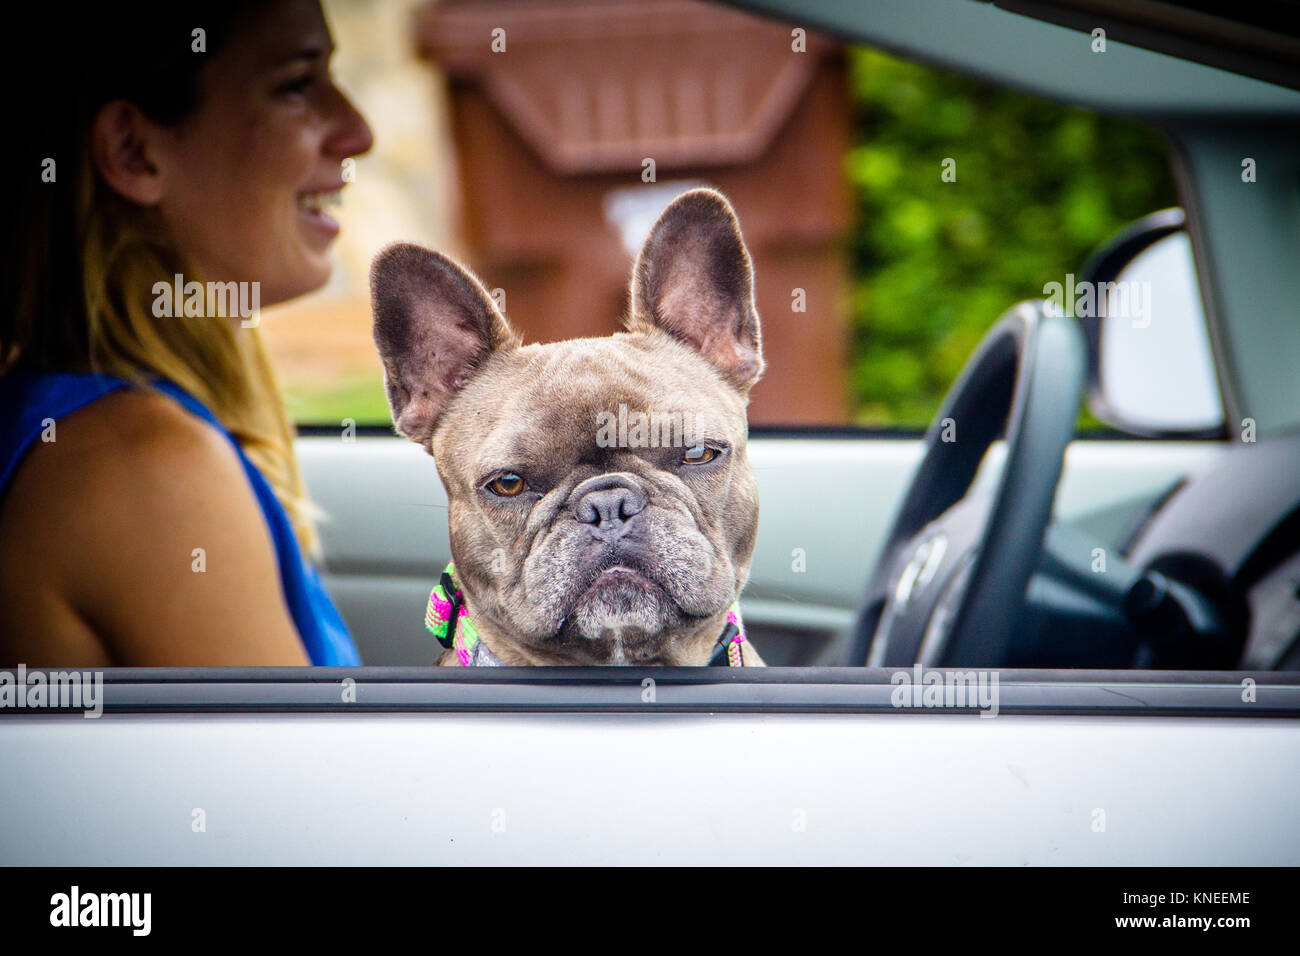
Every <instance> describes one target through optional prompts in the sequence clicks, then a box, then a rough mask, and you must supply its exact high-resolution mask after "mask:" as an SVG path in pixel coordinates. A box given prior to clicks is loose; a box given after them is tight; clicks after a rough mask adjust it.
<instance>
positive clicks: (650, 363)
mask: <svg viewBox="0 0 1300 956" xmlns="http://www.w3.org/2000/svg"><path fill="white" fill-rule="evenodd" d="M371 294H372V302H373V307H374V319H375V328H374V332H375V342H376V344H377V346H378V349H379V354H380V356H381V358H382V359H383V363H384V372H385V384H386V387H387V390H388V400H389V403H390V405H391V406H392V412H393V422H394V424H395V426H396V428H397V431H398V432H399V433H400V434H401V435H403V436H405V437H406V438H409V439H410V440H411V441H414V442H418V443H419V444H420V445H422V446H423V447H424V448H425V449H427V450H428V451H429V452H430V453H431V454H432V455H433V458H434V461H435V463H436V466H437V469H438V473H439V475H440V476H441V478H442V482H443V484H444V486H445V487H446V489H447V499H448V502H449V506H450V514H449V523H450V528H451V553H452V557H453V562H452V564H451V565H450V566H449V567H448V569H447V572H446V573H444V574H443V576H442V579H441V581H440V582H439V585H438V587H437V588H436V589H435V590H434V593H433V595H432V596H431V598H430V604H429V610H428V615H427V618H426V623H427V624H428V625H429V628H430V630H431V631H433V633H434V635H435V636H437V637H438V638H439V640H440V641H441V642H442V644H443V646H444V647H445V648H446V650H445V651H444V652H443V653H442V655H441V658H440V663H444V664H479V665H482V664H509V665H520V664H568V665H587V664H636V665H645V664H668V665H673V664H715V665H727V666H753V665H758V664H761V663H762V661H761V659H760V658H759V656H758V654H757V653H756V652H755V650H754V648H753V646H752V645H751V644H750V643H749V642H748V641H747V640H746V638H745V633H744V625H743V623H742V622H741V620H740V617H739V612H738V606H737V603H736V602H737V599H738V597H739V594H740V590H741V588H742V587H743V586H744V584H745V581H746V578H747V577H748V575H749V563H750V557H751V555H752V553H753V549H754V537H755V534H756V533H757V529H758V492H757V488H756V485H755V482H754V476H753V473H752V472H751V470H750V467H749V462H748V460H747V458H746V432H747V424H746V419H745V406H746V404H747V402H748V393H749V390H750V388H751V387H752V386H753V385H754V383H755V382H756V381H758V379H759V376H760V375H761V374H762V372H763V357H762V348H761V343H760V334H759V321H758V314H757V312H756V311H755V309H754V294H753V271H752V267H751V264H750V258H749V253H748V252H747V251H746V249H745V245H744V242H743V240H742V239H741V234H740V226H739V224H738V222H737V221H736V216H735V214H734V213H733V211H732V209H731V206H730V205H729V204H728V202H727V201H726V199H724V198H723V197H722V196H721V195H720V194H719V193H717V192H714V191H712V190H707V189H696V190H692V191H690V192H687V193H684V194H682V195H681V196H679V197H678V198H677V199H676V200H675V201H674V202H673V203H672V204H671V205H670V206H669V207H668V208H667V209H666V210H665V211H664V212H663V214H662V215H661V216H660V218H659V221H658V222H657V223H656V224H655V226H654V228H653V229H652V230H651V231H650V234H649V236H648V238H647V239H646V242H645V245H644V247H643V248H642V250H641V252H640V254H639V256H638V258H637V261H636V265H635V267H634V269H633V273H632V289H631V308H630V312H629V314H628V315H627V316H626V317H625V321H624V324H625V326H626V331H624V332H619V333H617V334H615V335H611V336H608V337H606V338H589V339H574V340H571V341H566V342H555V343H551V344H546V345H523V344H522V341H521V338H520V336H519V335H518V333H516V332H515V331H514V330H513V329H512V328H511V327H510V325H509V323H507V321H506V319H505V317H504V316H503V315H502V314H501V312H500V311H498V309H497V308H496V306H495V304H494V302H493V300H492V298H491V297H490V296H489V295H488V293H487V291H486V290H485V289H484V287H483V286H482V284H481V283H480V282H479V281H478V280H477V279H476V278H475V277H474V276H473V275H472V274H471V273H470V272H469V271H468V270H467V269H465V268H463V267H462V266H460V265H458V264H457V263H455V262H453V261H451V260H450V259H448V258H446V257H445V256H442V255H439V254H438V253H436V252H430V251H428V250H426V249H422V248H420V247H418V246H413V245H397V246H392V247H390V248H388V249H386V250H385V251H384V252H382V253H381V254H380V255H379V256H378V257H377V258H376V259H375V262H374V265H373V267H372V270H371Z"/></svg>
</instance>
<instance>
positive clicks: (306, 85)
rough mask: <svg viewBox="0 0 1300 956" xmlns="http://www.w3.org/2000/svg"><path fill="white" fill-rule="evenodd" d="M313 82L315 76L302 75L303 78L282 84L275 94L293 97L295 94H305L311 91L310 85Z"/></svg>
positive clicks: (309, 74)
mask: <svg viewBox="0 0 1300 956" xmlns="http://www.w3.org/2000/svg"><path fill="white" fill-rule="evenodd" d="M315 81H316V77H315V75H313V74H311V73H307V74H304V75H303V76H300V77H298V78H297V79H293V80H290V81H289V82H287V83H284V84H282V85H281V86H280V88H279V89H278V90H277V91H276V92H278V93H280V94H282V95H284V96H293V95H294V94H297V93H306V92H307V91H308V90H309V89H311V85H312V83H314V82H315Z"/></svg>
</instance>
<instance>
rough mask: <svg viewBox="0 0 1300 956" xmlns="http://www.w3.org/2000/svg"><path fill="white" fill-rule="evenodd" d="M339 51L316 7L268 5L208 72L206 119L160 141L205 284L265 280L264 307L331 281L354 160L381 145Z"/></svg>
mask: <svg viewBox="0 0 1300 956" xmlns="http://www.w3.org/2000/svg"><path fill="white" fill-rule="evenodd" d="M332 50H333V43H332V41H331V38H330V34H329V28H328V27H327V26H326V24H325V18H324V16H323V15H322V13H321V10H320V7H319V6H318V4H317V3H316V2H314V0H283V2H280V3H276V4H274V5H271V6H268V7H267V8H266V9H265V11H264V12H259V13H256V14H254V15H252V16H251V17H249V18H248V20H247V21H245V23H244V24H243V27H242V29H240V30H238V31H237V32H236V34H235V36H234V37H232V38H231V40H230V41H229V42H227V43H226V44H225V45H224V47H223V48H222V49H221V50H220V51H219V52H217V53H216V54H214V55H213V56H212V59H211V60H210V61H209V62H208V63H206V64H205V65H204V67H203V71H202V73H201V75H200V85H199V90H200V93H199V105H198V108H197V110H196V111H195V112H194V113H193V114H192V115H191V116H189V117H188V118H187V119H186V120H184V121H183V122H182V123H181V125H180V126H178V127H177V128H175V129H171V130H166V131H164V132H163V134H162V136H161V139H160V141H159V149H160V150H161V158H162V160H163V167H162V168H163V170H164V176H163V178H162V183H163V187H162V189H163V191H162V198H161V200H160V201H159V203H158V204H157V208H158V209H159V211H160V212H161V215H162V217H163V222H164V223H165V225H166V227H167V229H168V232H169V234H170V235H171V236H172V238H173V240H174V241H175V242H176V243H177V244H178V245H179V246H180V248H181V250H182V251H183V252H184V253H186V254H187V255H188V256H189V257H190V259H191V261H193V262H194V263H195V265H196V267H197V268H199V269H200V270H201V271H202V278H203V279H204V280H205V281H221V282H228V281H238V282H253V281H257V282H260V283H261V289H260V295H261V304H262V305H270V304H273V303H275V302H282V301H284V300H286V299H290V298H293V297H294V296H298V295H302V294H303V293H305V292H310V291H311V290H313V289H317V288H319V287H320V286H322V285H323V284H324V283H325V281H326V280H327V279H328V278H329V274H330V257H329V246H330V243H331V242H332V241H333V240H334V237H335V236H336V235H338V232H339V224H338V222H337V221H336V220H335V219H334V218H333V217H332V216H331V215H330V214H329V212H328V209H329V208H330V207H331V206H332V205H337V203H338V201H339V199H340V190H342V188H343V186H344V180H343V171H342V167H343V161H344V160H345V159H347V158H348V157H351V156H356V155H358V154H360V153H364V152H366V151H367V150H368V149H370V146H371V144H372V142H373V138H372V136H371V133H370V127H369V126H367V125H366V121H365V119H364V118H363V117H362V116H361V114H360V113H358V112H357V111H356V109H355V108H354V107H353V106H352V104H351V103H350V102H349V101H348V99H347V97H346V96H344V95H343V93H342V92H341V91H340V90H339V88H338V87H337V86H335V85H334V82H333V80H332V79H331V77H330V70H329V58H330V54H331V52H332ZM196 55H203V54H196Z"/></svg>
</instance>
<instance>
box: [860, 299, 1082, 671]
mask: <svg viewBox="0 0 1300 956" xmlns="http://www.w3.org/2000/svg"><path fill="white" fill-rule="evenodd" d="M1085 368H1086V351H1085V345H1084V340H1083V335H1082V333H1081V331H1080V329H1079V327H1078V325H1077V323H1076V322H1075V321H1074V320H1073V319H1069V318H1066V317H1065V316H1063V315H1053V314H1051V313H1049V312H1048V311H1047V310H1046V303H1045V302H1043V301H1042V300H1038V301H1032V302H1022V303H1020V304H1019V305H1016V306H1014V307H1013V308H1011V309H1010V310H1008V311H1007V312H1006V313H1005V314H1004V315H1003V316H1002V317H1001V318H1000V319H999V320H998V321H997V323H996V324H995V325H994V326H993V328H992V329H990V330H989V332H988V334H986V335H985V336H984V338H983V340H982V341H981V342H980V344H979V346H978V347H977V348H976V350H975V353H974V355H972V356H971V358H970V361H968V362H967V363H966V367H965V368H964V369H962V373H961V375H960V376H959V377H958V379H957V382H956V384H954V385H953V387H952V389H951V390H950V391H949V392H948V395H947V396H946V397H945V398H944V402H943V405H942V407H941V408H940V410H939V413H938V414H937V415H936V416H935V420H934V421H933V422H932V423H931V424H930V428H929V430H928V431H927V432H926V435H925V452H924V456H923V457H922V459H921V464H920V466H919V467H918V469H917V471H916V474H915V476H914V477H913V479H912V484H911V486H910V487H909V488H908V490H907V493H906V495H905V496H904V497H903V503H902V506H901V507H900V509H899V512H898V515H897V516H896V517H895V519H894V523H893V526H892V527H891V529H890V531H889V535H888V537H887V538H886V541H885V545H884V548H883V550H882V551H881V553H880V558H879V559H878V561H877V563H876V568H875V570H874V572H873V573H872V575H871V578H870V583H869V585H868V587H867V597H866V600H865V602H864V603H863V607H862V612H861V614H860V615H859V618H858V622H857V629H856V632H855V634H854V640H853V643H852V647H851V648H850V652H849V659H848V661H847V663H848V664H849V665H850V666H861V665H862V663H863V662H864V660H865V662H866V664H867V665H868V666H871V667H883V666H901V665H910V664H913V663H920V664H924V665H928V666H959V665H985V666H994V665H998V664H1004V663H1006V662H1007V661H1008V658H1009V656H1010V655H1011V654H1012V652H1013V651H1014V645H1015V641H1016V621H1017V618H1018V617H1019V612H1020V610H1021V608H1022V606H1023V603H1024V595H1025V590H1026V588H1027V587H1028V585H1029V579H1030V576H1031V575H1032V574H1033V572H1034V568H1035V567H1036V566H1037V564H1038V561H1039V557H1040V554H1041V552H1042V548H1043V537H1044V535H1045V533H1046V531H1047V525H1048V522H1049V520H1050V519H1051V514H1052V501H1053V499H1054V498H1055V496H1056V485H1057V482H1058V481H1059V480H1060V477H1061V467H1062V462H1063V458H1064V455H1065V447H1066V445H1067V444H1069V442H1070V439H1071V438H1072V437H1073V435H1074V423H1075V420H1076V416H1077V415H1078V411H1079V403H1080V401H1081V399H1082V396H1083V389H1084V377H1085ZM1002 434H1005V435H1006V438H1007V453H1006V459H1005V463H1004V465H1003V467H1002V471H1001V474H1000V475H999V476H998V478H997V481H996V484H995V486H994V488H993V490H992V493H991V494H988V495H970V494H969V492H970V489H971V484H972V483H973V482H974V480H975V475H976V472H977V471H978V470H979V466H980V462H981V461H982V460H983V459H984V455H985V452H987V451H988V449H989V446H990V445H992V444H993V442H994V440H995V439H997V438H998V437H999V436H1000V435H1002Z"/></svg>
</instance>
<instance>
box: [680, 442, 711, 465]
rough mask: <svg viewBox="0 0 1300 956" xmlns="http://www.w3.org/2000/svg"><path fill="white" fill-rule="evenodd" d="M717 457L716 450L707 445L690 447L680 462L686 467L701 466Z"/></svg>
mask: <svg viewBox="0 0 1300 956" xmlns="http://www.w3.org/2000/svg"><path fill="white" fill-rule="evenodd" d="M717 457H718V450H717V449H716V448H710V447H709V446H708V445H692V446H691V447H690V448H688V449H686V454H684V455H682V462H683V463H684V464H687V465H702V464H704V463H705V462H707V461H713V459H715V458H717Z"/></svg>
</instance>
